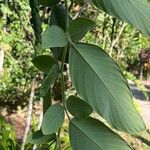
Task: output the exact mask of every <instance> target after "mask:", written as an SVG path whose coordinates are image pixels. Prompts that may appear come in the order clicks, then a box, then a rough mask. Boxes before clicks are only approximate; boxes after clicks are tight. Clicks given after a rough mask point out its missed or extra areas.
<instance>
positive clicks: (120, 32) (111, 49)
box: [109, 22, 127, 56]
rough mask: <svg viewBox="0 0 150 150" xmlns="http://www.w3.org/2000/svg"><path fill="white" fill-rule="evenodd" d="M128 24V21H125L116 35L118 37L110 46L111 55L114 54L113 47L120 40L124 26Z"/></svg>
mask: <svg viewBox="0 0 150 150" xmlns="http://www.w3.org/2000/svg"><path fill="white" fill-rule="evenodd" d="M126 25H127V23H125V22H124V23H123V25H122V28H121V29H120V31H119V33H118V35H117V37H116V39H115V40H114V41H113V42H112V44H111V47H110V51H109V55H110V56H112V51H113V47H114V46H115V44H116V43H117V42H118V40H119V38H120V36H121V34H122V32H123V30H124V28H125V27H126Z"/></svg>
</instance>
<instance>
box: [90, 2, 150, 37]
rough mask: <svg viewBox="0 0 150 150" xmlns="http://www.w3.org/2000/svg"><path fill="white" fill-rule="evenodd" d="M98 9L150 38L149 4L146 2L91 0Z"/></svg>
mask: <svg viewBox="0 0 150 150" xmlns="http://www.w3.org/2000/svg"><path fill="white" fill-rule="evenodd" d="M92 2H93V3H94V4H95V6H97V7H98V8H100V9H103V10H105V11H107V12H108V13H109V14H111V15H113V16H116V17H118V18H121V19H122V20H124V21H126V22H128V23H130V24H132V25H134V26H135V27H136V28H138V29H140V30H141V31H142V32H143V33H144V34H146V35H148V36H150V3H149V2H148V1H146V0H122V1H121V0H92Z"/></svg>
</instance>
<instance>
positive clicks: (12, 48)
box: [0, 0, 35, 109]
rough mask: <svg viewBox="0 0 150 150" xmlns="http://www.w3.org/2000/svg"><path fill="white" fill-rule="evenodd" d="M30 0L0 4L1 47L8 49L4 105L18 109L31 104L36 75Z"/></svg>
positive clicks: (0, 85)
mask: <svg viewBox="0 0 150 150" xmlns="http://www.w3.org/2000/svg"><path fill="white" fill-rule="evenodd" d="M29 12H30V11H29V5H28V3H27V0H25V1H20V0H15V1H9V3H8V4H7V3H6V4H4V3H3V2H2V1H0V18H1V19H0V28H1V30H0V48H1V49H3V50H4V53H5V59H4V73H3V75H2V76H1V77H0V106H2V107H3V106H8V108H9V107H11V109H16V108H17V106H18V105H21V106H24V105H26V103H27V99H28V95H29V87H30V82H31V79H32V78H33V77H34V76H35V74H34V73H33V71H34V68H33V67H32V63H31V58H32V56H33V55H34V51H33V46H32V41H31V40H32V39H33V38H32V37H33V35H32V28H31V26H30V22H29V19H30V18H29V16H30V14H29Z"/></svg>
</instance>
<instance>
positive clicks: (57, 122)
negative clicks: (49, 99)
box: [42, 104, 64, 135]
mask: <svg viewBox="0 0 150 150" xmlns="http://www.w3.org/2000/svg"><path fill="white" fill-rule="evenodd" d="M63 121H64V109H63V107H62V106H61V105H60V104H54V105H52V106H50V107H49V109H48V110H47V111H46V113H45V114H44V117H43V122H42V132H43V134H44V135H48V134H52V133H55V132H57V131H58V129H59V128H60V127H61V125H62V123H63Z"/></svg>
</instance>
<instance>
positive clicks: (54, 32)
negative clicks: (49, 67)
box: [42, 25, 67, 49]
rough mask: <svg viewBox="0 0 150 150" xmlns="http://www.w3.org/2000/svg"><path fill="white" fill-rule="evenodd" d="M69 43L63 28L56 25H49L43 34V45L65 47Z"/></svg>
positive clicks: (46, 46) (45, 46)
mask: <svg viewBox="0 0 150 150" xmlns="http://www.w3.org/2000/svg"><path fill="white" fill-rule="evenodd" d="M66 44H67V37H66V35H65V32H64V31H63V29H62V28H60V27H59V26H56V25H52V26H50V27H48V28H47V29H46V30H45V31H44V33H43V36H42V47H43V48H44V49H46V48H50V47H64V46H65V45H66Z"/></svg>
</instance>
